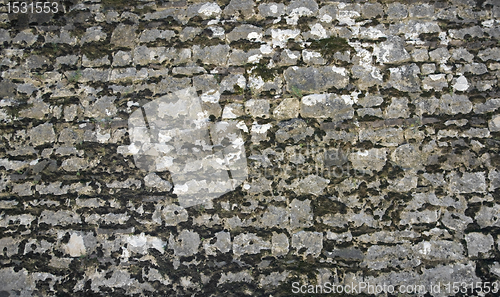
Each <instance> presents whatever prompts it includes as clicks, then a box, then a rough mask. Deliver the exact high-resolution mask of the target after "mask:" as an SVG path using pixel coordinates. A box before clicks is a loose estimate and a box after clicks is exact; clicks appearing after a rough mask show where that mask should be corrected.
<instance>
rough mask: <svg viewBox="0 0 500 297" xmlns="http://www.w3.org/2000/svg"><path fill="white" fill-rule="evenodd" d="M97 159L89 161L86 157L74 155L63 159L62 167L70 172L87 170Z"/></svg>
mask: <svg viewBox="0 0 500 297" xmlns="http://www.w3.org/2000/svg"><path fill="white" fill-rule="evenodd" d="M96 163H97V161H89V160H87V159H85V158H78V157H72V158H69V159H66V160H64V161H63V163H62V165H61V169H63V170H65V171H69V172H72V171H73V172H74V171H79V170H86V169H88V168H92V167H94V166H95V165H97V164H96Z"/></svg>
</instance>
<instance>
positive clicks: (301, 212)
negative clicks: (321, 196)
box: [287, 199, 313, 233]
mask: <svg viewBox="0 0 500 297" xmlns="http://www.w3.org/2000/svg"><path fill="white" fill-rule="evenodd" d="M288 209H289V212H290V221H289V222H290V225H289V226H288V228H287V229H288V232H289V233H290V232H291V231H292V230H296V229H298V228H307V227H310V226H312V220H313V214H312V209H311V200H309V199H306V200H304V201H301V200H298V199H293V200H292V202H290V205H289V206H288Z"/></svg>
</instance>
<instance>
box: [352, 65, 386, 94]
mask: <svg viewBox="0 0 500 297" xmlns="http://www.w3.org/2000/svg"><path fill="white" fill-rule="evenodd" d="M351 71H352V76H353V77H354V78H357V79H358V80H357V81H356V84H357V86H358V88H359V89H361V90H367V89H369V88H371V87H373V86H377V85H382V83H383V81H382V79H383V76H382V74H381V73H380V69H379V68H377V67H374V66H372V67H365V66H357V65H354V66H353V67H352V69H351Z"/></svg>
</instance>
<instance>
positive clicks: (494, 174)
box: [488, 169, 500, 191]
mask: <svg viewBox="0 0 500 297" xmlns="http://www.w3.org/2000/svg"><path fill="white" fill-rule="evenodd" d="M488 179H489V180H490V187H489V191H495V189H497V188H500V171H497V170H496V169H493V170H490V172H489V173H488Z"/></svg>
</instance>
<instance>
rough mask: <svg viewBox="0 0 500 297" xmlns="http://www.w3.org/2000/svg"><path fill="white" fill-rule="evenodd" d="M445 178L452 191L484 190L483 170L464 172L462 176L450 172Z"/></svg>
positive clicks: (482, 191) (480, 191)
mask: <svg viewBox="0 0 500 297" xmlns="http://www.w3.org/2000/svg"><path fill="white" fill-rule="evenodd" d="M447 179H448V186H449V189H450V191H451V192H452V193H475V192H477V193H484V192H485V191H486V179H485V175H484V172H471V173H469V172H464V173H463V174H462V176H459V175H458V173H455V172H452V173H450V174H448V175H447Z"/></svg>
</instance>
